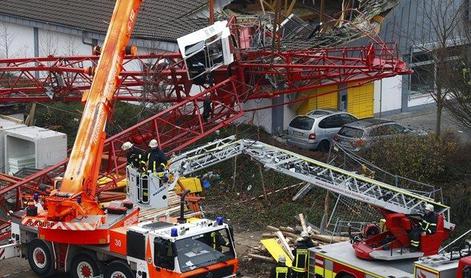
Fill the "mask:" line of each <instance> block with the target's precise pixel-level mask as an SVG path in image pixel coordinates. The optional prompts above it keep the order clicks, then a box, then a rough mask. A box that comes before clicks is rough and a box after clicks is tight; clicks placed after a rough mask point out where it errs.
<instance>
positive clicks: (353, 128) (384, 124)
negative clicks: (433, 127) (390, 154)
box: [334, 119, 412, 152]
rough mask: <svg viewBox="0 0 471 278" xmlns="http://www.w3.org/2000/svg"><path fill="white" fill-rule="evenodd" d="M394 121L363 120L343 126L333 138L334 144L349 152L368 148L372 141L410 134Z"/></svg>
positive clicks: (408, 130)
mask: <svg viewBox="0 0 471 278" xmlns="http://www.w3.org/2000/svg"><path fill="white" fill-rule="evenodd" d="M411 132H412V130H411V129H409V128H406V127H404V126H402V125H400V124H398V123H396V122H394V121H389V120H383V119H364V120H359V121H356V122H352V123H349V124H346V125H344V126H343V127H342V128H341V129H340V130H339V132H338V133H337V135H336V136H335V137H334V141H335V143H336V144H338V145H340V146H341V147H342V148H344V149H347V150H350V151H354V152H357V151H360V150H362V149H365V148H368V147H369V146H371V144H372V143H373V142H374V141H377V140H380V139H386V138H389V137H395V136H399V135H402V134H408V133H411Z"/></svg>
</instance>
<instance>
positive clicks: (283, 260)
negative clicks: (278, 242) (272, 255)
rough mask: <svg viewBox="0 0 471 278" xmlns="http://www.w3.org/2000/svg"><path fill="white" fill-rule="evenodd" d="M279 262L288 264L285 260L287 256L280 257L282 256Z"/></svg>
mask: <svg viewBox="0 0 471 278" xmlns="http://www.w3.org/2000/svg"><path fill="white" fill-rule="evenodd" d="M278 262H279V263H286V258H285V256H283V255H280V256H279V257H278Z"/></svg>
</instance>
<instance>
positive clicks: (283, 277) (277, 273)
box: [270, 263, 291, 278]
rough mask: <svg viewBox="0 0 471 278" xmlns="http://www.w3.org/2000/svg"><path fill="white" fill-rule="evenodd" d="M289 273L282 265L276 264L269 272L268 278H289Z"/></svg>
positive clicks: (287, 268)
mask: <svg viewBox="0 0 471 278" xmlns="http://www.w3.org/2000/svg"><path fill="white" fill-rule="evenodd" d="M290 277H291V271H290V269H289V267H287V266H286V265H285V264H284V263H278V264H277V265H276V266H275V268H274V269H273V270H272V271H271V274H270V278H290Z"/></svg>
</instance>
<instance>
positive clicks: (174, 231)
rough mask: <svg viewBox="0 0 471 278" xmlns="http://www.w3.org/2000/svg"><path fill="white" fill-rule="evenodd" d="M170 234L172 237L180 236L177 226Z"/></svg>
mask: <svg viewBox="0 0 471 278" xmlns="http://www.w3.org/2000/svg"><path fill="white" fill-rule="evenodd" d="M170 236H171V237H177V236H178V229H177V228H172V229H171V230H170Z"/></svg>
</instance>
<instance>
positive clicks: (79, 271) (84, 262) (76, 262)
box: [70, 254, 102, 278]
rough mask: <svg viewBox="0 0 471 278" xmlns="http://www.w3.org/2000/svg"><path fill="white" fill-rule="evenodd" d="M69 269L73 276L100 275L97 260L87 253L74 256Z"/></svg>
mask: <svg viewBox="0 0 471 278" xmlns="http://www.w3.org/2000/svg"><path fill="white" fill-rule="evenodd" d="M70 271H71V274H72V277H74V278H92V277H96V276H100V275H101V272H102V271H101V268H100V265H99V264H98V263H97V260H96V259H94V258H92V257H91V256H89V255H87V254H78V255H77V256H75V257H74V258H73V260H72V266H71V268H70Z"/></svg>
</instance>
